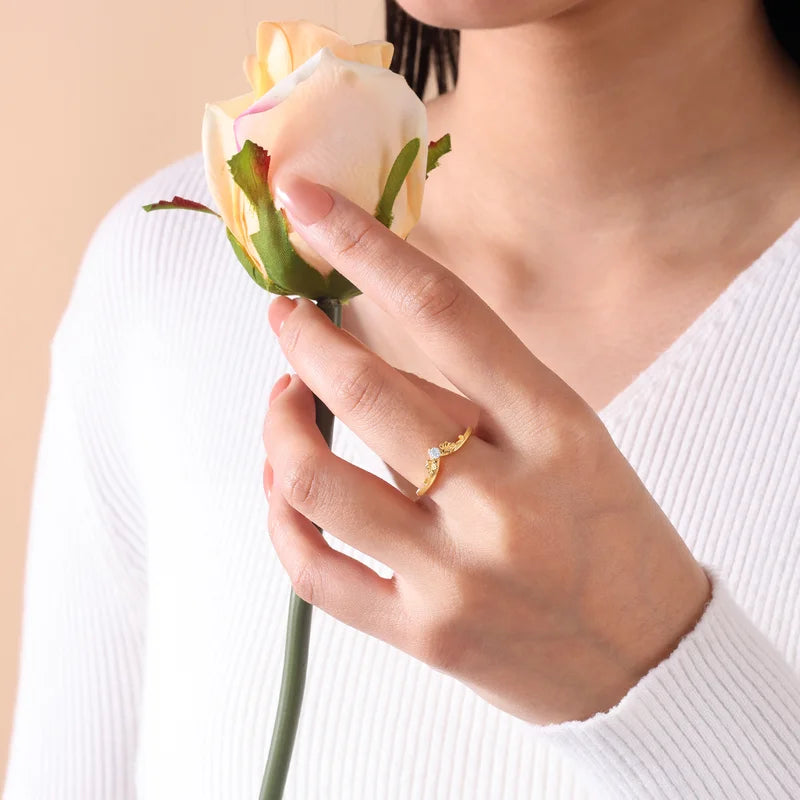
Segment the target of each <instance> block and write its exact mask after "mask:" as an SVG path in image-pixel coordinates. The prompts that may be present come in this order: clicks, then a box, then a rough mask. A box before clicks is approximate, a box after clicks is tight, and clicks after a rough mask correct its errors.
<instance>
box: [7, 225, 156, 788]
mask: <svg viewBox="0 0 800 800" xmlns="http://www.w3.org/2000/svg"><path fill="white" fill-rule="evenodd" d="M118 216H119V213H115V214H114V215H111V217H107V218H106V220H105V221H104V222H103V223H102V224H101V226H100V228H99V230H98V231H97V232H96V234H95V235H94V237H93V238H92V240H91V242H90V246H89V248H88V250H87V252H86V254H85V256H84V260H83V262H82V265H81V269H80V270H79V274H78V279H77V281H76V285H75V287H74V288H73V292H72V295H71V298H70V303H69V304H68V306H67V310H66V311H65V313H64V315H63V316H62V318H61V321H60V323H59V326H58V329H57V331H56V333H55V336H54V337H53V339H52V341H51V343H50V383H49V390H48V395H47V400H46V405H45V414H44V422H43V426H42V429H41V433H40V438H39V449H38V457H37V462H36V471H35V475H34V488H33V498H32V505H31V517H30V526H29V537H28V551H27V562H26V574H25V592H24V604H23V625H22V649H21V657H20V682H19V688H18V693H17V702H16V710H15V717H14V725H13V729H12V740H11V750H10V755H9V763H8V772H7V780H6V787H5V792H4V798H5V799H6V800H54V799H55V798H58V800H101V798H102V800H108V798H114V800H132V798H134V797H135V790H134V782H135V780H134V773H135V753H136V743H137V729H138V717H139V699H140V688H141V673H142V651H143V641H144V612H145V596H146V595H145V569H144V555H143V554H144V546H143V535H142V530H143V525H142V522H141V518H140V515H139V510H138V504H137V502H136V497H135V492H134V490H133V482H132V480H131V475H130V469H129V466H128V464H127V461H126V457H125V453H124V450H123V446H122V438H123V437H122V435H121V428H120V425H119V420H118V419H117V414H116V408H117V400H118V397H119V391H118V390H119V386H118V378H117V375H118V371H119V362H120V360H121V356H120V339H121V336H122V333H121V330H122V329H123V328H124V324H125V320H124V314H123V313H122V312H121V309H120V305H119V300H120V298H119V293H118V292H117V291H116V290H115V289H114V286H113V283H114V279H113V278H112V277H110V275H111V274H112V273H113V271H114V269H115V267H117V266H118V263H115V257H116V255H117V252H118V250H119V248H120V247H121V246H122V245H123V243H122V242H121V241H120V237H119V235H118V234H119V230H118V225H117V222H116V221H115V220H116V219H117V218H118Z"/></svg>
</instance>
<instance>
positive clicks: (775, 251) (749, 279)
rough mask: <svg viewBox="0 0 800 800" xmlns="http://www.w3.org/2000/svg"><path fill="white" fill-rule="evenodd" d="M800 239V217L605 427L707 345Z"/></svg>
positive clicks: (603, 412)
mask: <svg viewBox="0 0 800 800" xmlns="http://www.w3.org/2000/svg"><path fill="white" fill-rule="evenodd" d="M796 238H800V217H798V218H797V219H795V221H794V222H793V223H792V224H791V225H790V226H789V227H788V228H787V229H786V230H785V231H784V232H783V233H782V234H781V235H780V236H778V238H777V239H775V240H774V241H773V242H772V243H771V244H770V245H769V246H768V247H767V248H766V249H765V250H764V251H763V252H762V253H761V255H759V256H758V257H757V258H756V259H755V260H754V261H753V262H752V263H751V264H750V265H749V266H748V267H745V269H744V270H742V271H741V272H740V273H739V274H738V275H737V276H736V277H735V278H734V279H733V280H732V281H731V282H730V283H729V284H728V285H727V286H726V287H725V288H724V289H723V290H722V292H721V293H720V294H719V295H717V297H716V298H715V299H714V300H712V302H711V303H710V304H709V305H708V306H706V307H705V309H703V311H701V312H700V314H699V315H698V316H697V317H695V318H694V320H693V321H692V322H691V323H690V324H689V326H688V327H686V328H684V330H683V332H682V333H680V334H679V335H678V337H677V338H676V339H674V340H673V341H672V343H671V344H670V345H668V346H667V348H666V349H665V350H662V351H661V352H660V353H659V354H658V355H657V356H656V357H655V359H654V360H653V361H651V362H650V363H649V364H648V365H647V366H646V367H645V368H644V369H643V370H641V371H640V372H639V373H638V374H637V375H636V377H634V378H633V380H632V381H631V382H630V383H628V384H627V385H626V386H625V387H624V388H623V389H621V390H620V391H619V392H618V393H617V394H616V395H615V396H614V397H613V398H612V399H611V400H610V401H609V402H608V403H606V405H605V406H604V407H603V408H602V409H600V410H599V411H598V412H597V415H598V416H599V417H600V419H601V420H602V421H603V422H604V424H606V425H610V424H613V423H615V422H617V421H621V419H622V417H623V416H627V413H628V412H629V411H630V408H631V405H632V404H633V403H635V402H637V401H638V400H639V398H643V397H645V396H646V395H647V394H648V392H652V391H654V390H655V389H657V388H658V385H659V382H660V379H662V377H663V376H664V375H665V374H668V373H670V372H671V371H672V367H673V365H675V364H679V363H681V362H682V361H683V360H684V359H685V358H686V356H687V355H688V354H689V353H691V352H692V351H693V349H694V348H697V347H700V346H702V345H704V344H705V343H706V342H707V341H708V339H709V336H710V335H711V333H712V331H713V330H714V329H715V327H716V326H717V325H718V323H719V322H720V321H722V320H724V319H726V318H727V317H728V315H729V314H730V313H731V312H732V311H733V309H734V308H735V307H736V305H737V303H739V302H740V299H741V298H742V297H744V296H746V295H748V294H750V293H751V292H752V290H753V289H755V288H756V287H757V286H758V285H759V284H760V283H761V282H763V281H764V280H765V279H766V277H767V275H769V274H770V272H771V270H772V269H773V268H774V265H775V262H776V261H779V260H780V255H779V254H780V252H781V251H782V250H784V249H785V248H787V247H788V246H789V244H790V243H791V242H793V241H794V240H795V239H796Z"/></svg>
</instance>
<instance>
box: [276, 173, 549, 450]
mask: <svg viewBox="0 0 800 800" xmlns="http://www.w3.org/2000/svg"><path fill="white" fill-rule="evenodd" d="M275 195H276V197H277V198H278V199H279V200H280V202H281V203H283V205H284V207H285V209H286V212H287V214H288V216H289V218H290V220H291V222H292V225H293V226H294V228H295V230H296V231H297V232H298V233H299V234H300V235H301V236H302V237H303V239H304V240H305V241H307V242H308V243H309V244H310V245H311V246H312V247H313V248H314V249H315V250H316V251H317V252H318V253H319V254H320V255H321V256H322V257H323V258H324V259H325V260H326V261H327V262H328V263H329V264H331V265H332V266H333V267H334V268H335V269H337V270H338V271H339V272H341V273H342V275H344V276H345V277H347V278H348V279H349V280H350V281H352V282H353V283H354V284H355V285H356V286H358V288H359V289H361V291H362V292H364V294H366V295H368V296H369V297H370V298H372V299H373V300H374V301H375V302H376V303H377V304H378V305H379V306H380V307H381V308H382V309H383V310H384V311H386V312H387V313H388V314H390V315H392V316H393V317H394V318H395V319H397V320H398V322H400V323H401V324H402V325H403V327H404V328H405V329H406V330H407V331H408V333H409V334H410V335H411V336H412V337H413V339H414V340H415V341H416V342H417V343H418V344H419V346H420V348H421V349H422V350H423V352H425V353H426V354H427V355H428V356H429V357H430V359H431V361H433V362H434V364H436V366H437V367H438V369H439V370H440V371H441V373H442V374H443V375H444V376H445V377H446V378H447V379H448V380H449V381H450V382H451V383H452V384H453V385H454V386H456V387H458V389H459V390H460V391H461V392H463V393H464V394H465V395H466V396H467V397H469V398H470V399H471V400H473V401H474V402H476V403H477V404H478V405H479V406H480V407H481V408H482V409H483V410H484V411H485V413H483V414H482V415H481V427H482V428H484V429H486V428H492V429H493V430H492V431H491V433H492V435H493V436H500V437H501V438H504V436H505V435H507V433H508V431H509V430H510V429H512V428H514V427H516V425H518V424H519V422H520V421H522V420H523V419H525V418H529V417H530V414H531V410H532V406H533V407H538V406H539V405H540V404H541V403H547V402H548V401H549V400H550V399H551V398H554V395H555V394H557V393H563V391H564V383H563V381H562V380H561V379H560V378H559V377H558V376H557V375H556V374H555V373H554V372H552V370H550V369H549V368H548V367H546V366H545V364H543V363H542V362H541V361H540V360H539V359H537V358H536V357H535V356H534V355H533V354H532V353H531V352H530V350H528V348H527V347H525V344H524V343H523V342H522V341H521V340H520V339H519V338H518V337H517V336H516V334H515V333H514V332H513V331H512V330H511V329H510V328H509V327H508V326H507V325H506V324H505V322H504V321H503V320H502V319H501V318H500V317H499V316H498V315H497V314H495V312H494V311H493V310H492V309H491V308H490V307H489V306H488V305H487V304H486V303H485V302H484V300H483V299H482V298H481V297H480V296H479V295H478V294H476V293H475V292H474V291H473V290H472V289H471V288H470V287H469V286H468V285H467V284H466V283H464V282H463V281H462V280H460V279H459V278H458V277H457V276H456V275H455V274H453V273H452V272H451V271H450V270H448V269H447V268H446V267H445V266H444V265H442V264H440V263H439V262H438V261H435V260H434V259H432V258H430V257H429V256H427V255H426V254H425V253H423V252H422V251H420V250H418V249H417V248H416V247H414V246H413V245H412V244H409V243H408V242H406V241H405V240H404V239H403V238H401V237H400V236H398V235H397V234H395V233H394V232H392V231H390V230H389V229H388V228H386V226H384V225H383V224H382V223H381V222H379V221H378V220H377V219H375V217H373V216H372V215H371V214H369V213H368V212H366V211H365V210H364V209H363V208H361V206H359V205H357V204H356V203H353V202H352V201H350V200H348V199H347V198H346V197H345V196H344V195H342V194H340V193H339V192H337V191H335V190H334V189H331V188H330V187H329V186H323V185H322V184H317V183H313V182H311V181H308V180H306V179H304V178H301V177H299V176H291V178H288V179H285V180H284V182H283V185H281V186H278V185H276V186H275Z"/></svg>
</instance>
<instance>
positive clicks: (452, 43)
mask: <svg viewBox="0 0 800 800" xmlns="http://www.w3.org/2000/svg"><path fill="white" fill-rule="evenodd" d="M459 34H460V31H459V30H458V29H457V28H456V29H451V28H437V27H436V26H434V25H426V24H425V23H424V22H420V21H419V20H418V19H415V18H414V17H412V16H411V15H410V14H408V13H407V12H406V11H404V10H403V9H402V8H400V6H399V5H397V3H396V2H395V0H386V41H387V42H391V43H392V44H393V45H394V54H393V55H392V63H391V64H390V65H389V69H392V70H394V71H395V72H399V73H400V74H401V75H404V76H405V79H406V80H407V81H408V85H409V86H410V87H411V88H412V89H413V90H414V91H415V92H416V93H417V95H418V96H419V97H420V99H422V96H423V94H424V93H425V86H426V85H427V83H428V74H429V72H430V67H431V62H433V66H434V73H435V78H436V86H437V89H438V91H439V94H444V93H445V92H447V91H448V86H447V74H448V67H449V69H450V75H451V76H452V80H453V86H455V84H456V81H457V80H458V42H459V38H460V35H459Z"/></svg>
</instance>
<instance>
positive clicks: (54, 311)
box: [0, 0, 384, 786]
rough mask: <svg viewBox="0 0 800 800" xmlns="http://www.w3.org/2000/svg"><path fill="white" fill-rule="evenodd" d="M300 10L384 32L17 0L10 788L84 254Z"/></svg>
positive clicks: (261, 15)
mask: <svg viewBox="0 0 800 800" xmlns="http://www.w3.org/2000/svg"><path fill="white" fill-rule="evenodd" d="M298 17H302V18H305V19H309V20H312V21H314V22H317V23H321V24H323V25H328V26H329V27H331V28H334V29H335V30H338V31H339V32H340V33H341V34H342V35H343V36H345V38H347V39H349V40H350V41H353V42H360V41H367V40H369V39H378V38H383V35H384V30H383V24H384V22H383V3H382V2H381V0H235V1H234V2H232V3H221V2H219V0H136V2H135V3H133V2H129V3H107V2H100V0H71V2H68V3H65V2H63V0H47V1H46V2H45V3H44V5H43V4H42V3H32V2H30V1H29V0H2V25H0V97H2V103H3V114H2V116H3V120H4V124H2V125H0V158H2V162H3V163H2V181H0V185H1V186H2V187H3V189H2V191H0V225H1V226H2V230H1V231H0V233H2V246H3V247H4V248H5V250H4V252H5V256H4V257H3V259H2V261H0V270H1V271H2V272H0V287H2V289H1V290H0V376H1V380H2V386H3V390H2V392H0V531H2V535H1V536H0V786H1V785H2V784H3V782H4V776H5V767H6V758H7V747H8V734H9V729H10V725H11V714H12V709H13V702H14V692H15V688H16V679H17V654H18V640H19V620H20V611H21V598H22V576H23V565H24V556H25V534H26V530H27V526H28V517H29V510H30V494H31V487H32V479H33V470H34V465H35V459H36V448H37V443H38V436H39V430H40V427H41V423H42V414H43V411H44V401H45V396H46V391H47V383H48V367H49V352H48V347H49V342H50V338H51V336H52V335H53V332H54V331H55V328H56V325H57V323H58V320H59V318H60V316H61V313H62V311H63V309H64V307H65V304H66V301H67V298H68V296H69V291H70V288H71V286H72V282H73V279H74V277H75V272H76V270H77V267H78V264H79V261H80V258H81V256H82V254H83V251H84V249H85V247H86V245H87V242H88V240H89V237H90V236H91V234H92V231H93V230H94V228H95V226H96V224H97V223H98V222H99V220H100V218H101V217H102V216H103V214H104V213H105V211H106V210H107V209H108V208H109V207H110V206H111V205H112V204H113V203H114V202H116V200H117V199H118V198H119V197H120V196H121V195H122V194H123V193H124V192H126V191H127V190H128V189H129V188H131V187H132V186H133V185H134V184H135V183H137V182H138V181H140V180H141V179H143V178H145V177H147V176H148V175H150V174H152V173H153V172H155V171H156V170H157V169H159V168H161V167H162V166H164V165H165V164H167V163H169V162H171V161H174V160H175V159H178V158H181V157H182V156H185V155H188V154H189V153H192V152H196V151H198V150H199V149H200V123H201V119H202V113H203V107H204V103H205V102H206V101H214V100H220V99H224V98H227V97H232V96H234V95H237V94H241V93H242V92H244V91H246V90H247V89H248V88H249V84H247V82H246V80H245V77H244V74H243V72H242V69H241V62H242V59H243V58H244V56H245V55H246V54H247V53H249V52H254V51H255V30H256V25H257V23H258V21H259V20H262V19H275V20H279V19H296V18H298Z"/></svg>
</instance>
